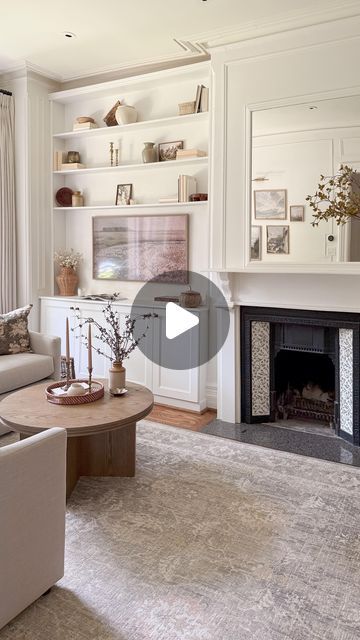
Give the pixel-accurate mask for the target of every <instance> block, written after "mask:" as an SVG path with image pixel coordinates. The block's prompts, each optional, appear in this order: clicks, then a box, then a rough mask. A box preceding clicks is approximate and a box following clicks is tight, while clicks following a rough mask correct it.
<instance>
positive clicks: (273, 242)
mask: <svg viewBox="0 0 360 640" xmlns="http://www.w3.org/2000/svg"><path fill="white" fill-rule="evenodd" d="M266 251H267V253H276V254H278V255H285V254H287V253H289V226H288V225H286V226H283V227H282V226H280V225H269V226H267V227H266Z"/></svg>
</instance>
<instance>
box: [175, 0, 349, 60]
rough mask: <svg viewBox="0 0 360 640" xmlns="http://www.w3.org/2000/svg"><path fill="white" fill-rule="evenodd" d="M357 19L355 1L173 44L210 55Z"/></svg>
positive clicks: (187, 37)
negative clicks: (240, 44)
mask: <svg viewBox="0 0 360 640" xmlns="http://www.w3.org/2000/svg"><path fill="white" fill-rule="evenodd" d="M357 15H360V4H359V1H358V0H343V1H342V2H337V3H336V4H335V5H333V6H332V7H327V8H326V9H316V8H314V9H313V10H308V11H301V10H299V11H297V12H295V13H294V11H291V12H287V14H283V16H282V17H278V18H276V19H262V20H257V21H248V22H245V23H243V24H241V25H236V26H233V27H227V28H223V29H214V30H211V31H203V32H197V33H195V34H194V33H193V34H190V35H189V34H188V35H184V36H181V37H179V38H177V40H176V42H178V43H180V42H184V43H190V44H192V46H193V47H195V48H196V47H198V48H202V49H203V50H205V51H208V52H210V53H211V50H212V49H215V48H218V47H226V46H227V45H231V44H235V43H236V42H241V41H243V40H249V39H251V38H257V37H261V36H265V35H271V34H276V33H279V32H283V31H291V30H294V29H300V28H304V27H309V26H314V25H316V24H321V23H326V22H333V21H336V20H341V19H344V18H350V17H353V16H357Z"/></svg>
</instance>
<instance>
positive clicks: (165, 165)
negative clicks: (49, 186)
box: [53, 157, 208, 176]
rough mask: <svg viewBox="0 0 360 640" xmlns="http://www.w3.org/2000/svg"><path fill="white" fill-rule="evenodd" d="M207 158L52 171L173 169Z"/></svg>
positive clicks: (67, 172)
mask: <svg viewBox="0 0 360 640" xmlns="http://www.w3.org/2000/svg"><path fill="white" fill-rule="evenodd" d="M207 162H208V158H207V157H201V158H182V159H181V160H172V161H170V160H169V161H167V162H147V163H134V164H119V165H117V166H115V167H114V166H113V167H111V166H106V167H85V168H84V169H64V170H62V171H53V173H54V174H58V175H70V174H71V175H73V176H74V175H81V174H84V173H104V172H105V173H109V172H112V173H116V172H117V171H129V170H131V171H134V170H135V171H138V170H140V171H143V170H146V171H149V170H150V169H156V170H158V169H160V170H166V169H174V168H177V167H182V166H186V165H191V164H194V165H196V164H199V165H200V164H207Z"/></svg>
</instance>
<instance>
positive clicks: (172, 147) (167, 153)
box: [159, 140, 184, 162]
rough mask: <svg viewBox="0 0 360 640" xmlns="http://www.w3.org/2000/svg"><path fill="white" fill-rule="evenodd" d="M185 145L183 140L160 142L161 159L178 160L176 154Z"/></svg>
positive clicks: (163, 160) (161, 160) (162, 160)
mask: <svg viewBox="0 0 360 640" xmlns="http://www.w3.org/2000/svg"><path fill="white" fill-rule="evenodd" d="M183 147H184V142H183V141H182V140H175V141H174V142H160V144H159V161H160V162H165V161H166V160H176V154H177V152H178V149H182V148H183Z"/></svg>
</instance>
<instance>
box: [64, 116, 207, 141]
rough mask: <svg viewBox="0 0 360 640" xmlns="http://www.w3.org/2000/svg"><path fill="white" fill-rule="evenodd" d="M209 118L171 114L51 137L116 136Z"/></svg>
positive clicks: (67, 132) (66, 132)
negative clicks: (166, 116)
mask: <svg viewBox="0 0 360 640" xmlns="http://www.w3.org/2000/svg"><path fill="white" fill-rule="evenodd" d="M208 119H209V112H208V111H204V112H203V113H191V114H189V115H185V116H171V117H170V118H157V119H155V120H143V121H142V122H134V123H133V124H124V125H117V126H115V127H99V128H98V129H86V130H79V131H65V132H64V133H55V134H54V135H53V138H60V139H62V140H63V139H66V138H80V137H83V136H94V137H98V136H116V135H117V134H120V133H121V134H123V133H132V132H133V131H138V130H140V129H150V128H152V127H159V126H164V125H165V126H166V125H171V126H174V125H177V124H189V123H191V122H202V121H207V120H208Z"/></svg>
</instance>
